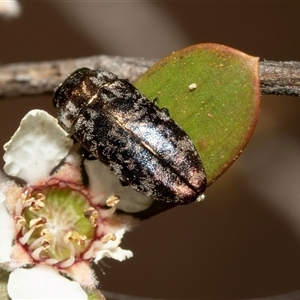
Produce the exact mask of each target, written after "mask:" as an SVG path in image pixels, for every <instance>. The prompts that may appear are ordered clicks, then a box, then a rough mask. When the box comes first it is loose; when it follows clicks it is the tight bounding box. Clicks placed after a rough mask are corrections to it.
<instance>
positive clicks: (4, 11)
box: [0, 0, 21, 19]
mask: <svg viewBox="0 0 300 300" xmlns="http://www.w3.org/2000/svg"><path fill="white" fill-rule="evenodd" d="M20 14H21V6H20V4H19V2H18V1H17V0H9V1H0V16H2V17H3V18H7V19H10V18H17V17H19V16H20Z"/></svg>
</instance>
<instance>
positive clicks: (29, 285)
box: [7, 265, 88, 300]
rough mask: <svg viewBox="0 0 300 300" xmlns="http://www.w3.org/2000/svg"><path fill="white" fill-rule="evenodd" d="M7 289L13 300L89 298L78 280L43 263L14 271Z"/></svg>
mask: <svg viewBox="0 0 300 300" xmlns="http://www.w3.org/2000/svg"><path fill="white" fill-rule="evenodd" d="M7 290H8V295H9V296H10V298H12V300H17V299H88V297H87V294H86V293H85V292H84V291H83V289H82V288H81V286H80V284H79V283H78V282H76V281H71V280H69V279H67V278H65V277H63V276H61V275H60V274H59V273H58V272H57V271H56V270H55V269H54V268H52V267H49V266H42V265H38V266H35V267H33V268H32V269H17V270H15V271H13V272H12V273H11V274H10V276H9V280H8V285H7Z"/></svg>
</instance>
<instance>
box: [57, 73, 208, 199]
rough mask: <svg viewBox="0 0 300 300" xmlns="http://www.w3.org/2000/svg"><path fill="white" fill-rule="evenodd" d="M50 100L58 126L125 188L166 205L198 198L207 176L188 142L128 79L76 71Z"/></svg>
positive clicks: (163, 113) (180, 130)
mask: <svg viewBox="0 0 300 300" xmlns="http://www.w3.org/2000/svg"><path fill="white" fill-rule="evenodd" d="M53 102H54V105H55V107H56V108H57V118H58V122H59V124H60V126H61V127H62V128H63V129H64V130H66V131H67V132H68V133H69V134H70V135H72V136H73V137H74V138H75V139H76V140H77V141H78V142H79V143H80V144H81V145H82V146H83V147H84V148H85V149H86V150H87V151H88V152H89V153H90V154H91V155H92V156H94V157H95V158H97V159H99V160H100V161H101V162H102V163H104V164H106V165H107V166H108V167H109V168H110V169H111V170H112V171H113V172H114V173H115V174H116V175H117V176H118V178H119V179H120V181H121V182H122V183H124V184H125V185H130V186H131V187H132V188H133V189H134V190H136V191H138V192H140V193H142V194H144V195H146V196H148V197H151V198H153V199H155V200H161V201H164V202H166V203H173V204H188V203H190V202H194V201H196V200H197V199H201V198H202V197H203V192H204V190H205V188H206V175H205V171H204V168H203V165H202V162H201V159H200V157H199V155H198V153H197V151H196V149H195V147H194V145H193V143H192V141H191V140H190V138H189V137H188V135H187V134H186V133H185V132H184V131H183V129H181V128H180V126H179V125H178V124H176V123H175V121H173V120H172V119H171V118H170V117H169V115H168V113H167V112H166V110H163V109H160V108H158V107H157V106H156V105H155V103H154V101H150V100H148V99H147V98H146V97H145V96H143V95H142V94H141V93H140V92H139V91H138V90H137V89H136V88H135V87H134V86H133V85H132V84H130V83H129V82H128V80H125V79H120V78H118V77H117V76H116V75H115V74H113V73H111V72H107V71H99V70H90V69H88V68H81V69H78V70H76V71H75V72H73V73H72V74H71V75H70V76H69V77H68V78H67V79H66V80H65V81H64V82H63V83H62V84H60V86H59V87H58V88H57V89H56V91H55V92H54V99H53Z"/></svg>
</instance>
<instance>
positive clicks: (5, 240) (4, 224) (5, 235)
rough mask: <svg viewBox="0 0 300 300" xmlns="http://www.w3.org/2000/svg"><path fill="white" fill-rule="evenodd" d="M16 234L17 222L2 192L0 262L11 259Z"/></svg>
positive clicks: (0, 200) (0, 201)
mask: <svg viewBox="0 0 300 300" xmlns="http://www.w3.org/2000/svg"><path fill="white" fill-rule="evenodd" d="M14 235H15V224H14V220H13V218H12V216H11V215H10V214H9V213H8V211H7V208H6V205H5V196H4V194H3V193H2V192H0V236H1V247H0V264H1V263H6V262H9V261H10V260H11V257H10V256H11V254H12V241H13V238H14Z"/></svg>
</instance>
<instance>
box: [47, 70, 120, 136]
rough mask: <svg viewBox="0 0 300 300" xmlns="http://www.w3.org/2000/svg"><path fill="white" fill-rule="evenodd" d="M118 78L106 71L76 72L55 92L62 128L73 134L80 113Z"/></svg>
mask: <svg viewBox="0 0 300 300" xmlns="http://www.w3.org/2000/svg"><path fill="white" fill-rule="evenodd" d="M116 78H117V77H116V76H115V75H114V74H112V73H110V72H106V71H95V70H90V69H88V68H81V69H78V70H76V71H74V72H73V73H72V74H71V75H70V76H69V77H68V78H67V79H66V80H65V81H64V82H63V83H61V84H60V85H59V87H58V88H57V89H56V90H55V92H54V97H53V104H54V106H55V107H56V108H57V111H58V113H57V119H58V122H59V124H60V126H61V127H62V128H63V129H64V130H66V131H67V132H68V133H70V134H72V125H73V123H74V122H75V121H76V119H77V118H78V115H79V113H80V111H81V110H82V109H83V108H84V107H85V106H86V105H88V104H89V103H90V102H91V100H92V99H94V98H95V96H96V95H97V93H98V91H99V89H100V88H101V87H103V86H105V85H107V84H109V83H110V82H113V81H114V80H115V79H116Z"/></svg>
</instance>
